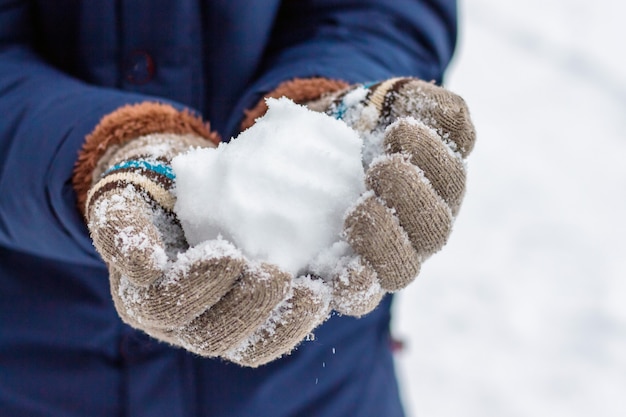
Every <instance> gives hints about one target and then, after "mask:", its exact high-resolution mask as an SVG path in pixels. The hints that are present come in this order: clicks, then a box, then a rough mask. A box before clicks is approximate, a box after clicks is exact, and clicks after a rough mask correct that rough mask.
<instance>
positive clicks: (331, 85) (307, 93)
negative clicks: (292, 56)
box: [241, 78, 349, 130]
mask: <svg viewBox="0 0 626 417" xmlns="http://www.w3.org/2000/svg"><path fill="white" fill-rule="evenodd" d="M348 86H349V84H348V83H347V82H345V81H340V80H331V79H328V78H294V79H293V80H289V81H284V82H282V83H281V84H279V85H278V87H276V89H275V90H274V91H271V92H269V93H268V94H266V95H265V96H263V99H262V100H260V101H259V102H258V103H257V104H256V106H254V107H253V108H252V109H249V110H245V115H246V116H245V118H244V119H243V121H242V122H241V130H245V129H247V128H249V127H250V126H252V125H253V124H254V121H255V120H256V119H257V118H259V117H261V116H263V115H264V114H265V112H266V111H267V105H266V104H265V99H266V98H269V97H272V98H279V97H287V98H290V99H291V100H293V101H294V102H296V103H298V104H305V103H307V102H309V101H313V100H317V99H319V98H320V97H322V96H323V95H325V94H328V93H334V92H335V91H339V90H342V89H344V88H346V87H348Z"/></svg>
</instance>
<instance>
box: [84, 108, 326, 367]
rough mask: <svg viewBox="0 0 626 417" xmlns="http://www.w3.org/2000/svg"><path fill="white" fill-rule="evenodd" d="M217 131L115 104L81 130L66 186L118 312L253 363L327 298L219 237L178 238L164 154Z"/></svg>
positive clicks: (305, 329)
mask: <svg viewBox="0 0 626 417" xmlns="http://www.w3.org/2000/svg"><path fill="white" fill-rule="evenodd" d="M218 140H219V138H217V136H216V135H215V134H213V133H211V132H210V131H209V130H208V128H207V127H206V126H204V125H203V124H202V122H201V121H199V119H197V118H195V117H193V116H191V115H190V114H188V113H184V112H178V111H176V110H175V109H173V108H171V107H169V106H165V105H159V104H154V103H142V104H139V105H136V106H128V107H124V108H121V109H118V110H116V111H115V112H113V113H111V114H110V115H108V116H106V117H105V118H104V119H103V120H102V121H101V123H100V124H99V125H98V126H97V127H96V129H95V130H94V132H93V133H92V134H91V135H90V136H89V137H88V138H87V141H86V143H85V146H84V149H83V151H82V152H81V155H80V157H79V160H78V162H77V167H76V170H75V175H74V185H75V189H76V190H77V194H78V196H79V202H80V203H81V204H82V207H84V214H85V218H86V221H87V225H88V228H89V231H90V233H91V237H92V239H93V243H94V246H95V247H96V249H97V250H98V252H99V253H100V254H101V256H102V258H103V260H104V261H105V263H106V264H107V266H108V268H109V272H110V284H111V294H112V297H113V301H114V304H115V308H116V309H117V311H118V314H119V315H120V317H121V318H122V320H123V321H125V322H126V323H128V324H129V325H131V326H133V327H135V328H138V329H141V330H143V331H144V332H146V333H148V334H150V335H151V336H153V337H155V338H157V339H160V340H163V341H166V342H168V343H171V344H173V345H176V346H182V347H184V348H185V349H187V350H189V351H191V352H195V353H197V354H199V355H202V356H210V357H222V358H225V359H228V360H231V361H233V362H236V363H239V364H241V365H245V366H259V365H262V364H264V363H267V362H269V361H271V360H273V359H276V358H277V357H279V356H281V355H284V354H286V353H289V352H290V351H291V350H292V349H293V348H294V347H295V346H296V345H297V344H298V343H300V342H301V341H302V340H303V339H304V338H305V337H306V336H307V335H308V334H309V333H310V332H311V331H312V330H313V329H314V328H315V327H317V326H318V325H319V324H320V323H321V322H323V321H324V320H325V319H326V318H327V315H328V313H329V312H330V306H329V303H328V298H329V297H328V296H324V294H323V291H324V287H320V286H317V285H316V283H315V282H314V281H313V280H312V279H310V278H299V279H294V278H293V277H292V276H291V275H289V274H287V273H285V272H284V271H281V270H280V269H278V268H277V267H275V266H273V265H270V264H267V263H260V262H253V261H250V260H248V259H246V258H245V257H244V255H243V254H242V253H241V252H240V251H239V250H238V249H237V248H236V247H234V246H233V245H232V244H231V243H229V242H227V241H225V240H222V239H216V240H213V241H209V242H204V243H202V244H199V245H197V246H195V247H191V248H190V247H188V244H187V242H186V240H185V237H184V234H183V231H182V228H181V226H180V224H179V221H178V219H177V217H176V215H175V214H174V212H173V207H174V203H175V188H174V186H175V176H174V174H173V172H172V170H171V168H170V161H171V159H172V158H173V157H174V156H176V155H177V154H179V153H182V152H185V151H187V150H188V149H190V148H192V147H205V146H215V143H216V142H217V141H218Z"/></svg>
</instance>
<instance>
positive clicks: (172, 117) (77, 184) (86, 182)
mask: <svg viewBox="0 0 626 417" xmlns="http://www.w3.org/2000/svg"><path fill="white" fill-rule="evenodd" d="M152 133H173V134H180V135H184V134H193V135H196V136H199V137H202V138H205V139H206V140H208V141H210V142H212V143H214V144H218V143H219V142H220V137H219V135H218V134H217V133H216V132H211V130H210V127H209V124H208V123H204V122H203V121H202V119H200V118H199V117H197V116H195V115H193V114H191V112H189V111H178V110H176V109H175V108H174V107H172V106H170V105H168V104H161V103H156V102H143V103H139V104H135V105H126V106H123V107H120V108H119V109H117V110H115V111H113V112H112V113H109V114H108V115H106V116H104V117H103V118H102V120H101V121H100V123H98V125H97V126H96V127H95V129H94V130H93V132H91V133H90V134H89V135H87V137H86V138H85V143H84V144H83V147H82V149H81V150H80V152H79V155H78V158H77V160H76V164H75V165H74V172H73V175H72V184H73V186H74V190H75V191H76V195H77V204H78V208H79V210H80V211H81V213H83V214H84V209H85V202H86V199H87V193H88V191H89V188H90V187H91V185H92V181H93V172H94V170H95V169H96V166H97V165H98V161H99V160H100V158H101V157H102V156H103V155H104V154H105V153H106V151H107V149H108V148H109V147H110V146H113V145H118V146H119V145H122V144H124V143H126V142H128V141H130V140H132V139H135V138H138V137H140V136H144V135H149V134H152Z"/></svg>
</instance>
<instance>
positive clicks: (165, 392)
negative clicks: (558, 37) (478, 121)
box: [0, 0, 456, 417]
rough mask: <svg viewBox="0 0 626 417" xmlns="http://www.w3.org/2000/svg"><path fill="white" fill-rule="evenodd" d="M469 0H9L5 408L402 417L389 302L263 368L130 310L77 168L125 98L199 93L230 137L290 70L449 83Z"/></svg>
mask: <svg viewBox="0 0 626 417" xmlns="http://www.w3.org/2000/svg"><path fill="white" fill-rule="evenodd" d="M455 14H456V9H455V1H454V0H292V1H282V2H281V1H279V0H256V1H254V0H249V1H245V0H214V1H208V0H207V1H201V0H125V1H122V0H119V1H101V0H100V1H99V0H30V1H27V0H0V416H2V417H14V416H29V417H37V416H46V417H50V416H53V417H54V416H63V417H70V416H77V417H78V416H80V417H98V416H107V417H113V416H120V417H121V416H141V417H152V416H168V417H174V416H231V417H243V416H255V417H258V416H272V417H285V416H320V417H328V416H333V417H335V416H356V417H360V416H372V417H396V416H401V415H402V414H403V412H402V407H401V404H400V399H399V394H398V387H397V384H396V381H395V375H394V369H393V361H392V355H391V350H390V347H389V319H390V310H389V304H390V300H389V299H387V300H385V301H384V302H383V303H382V304H381V306H380V307H379V308H378V309H377V310H375V311H374V312H373V313H371V314H369V315H368V316H366V317H364V318H361V319H353V318H347V317H338V316H335V317H333V318H331V319H330V320H329V321H328V322H327V323H326V324H324V325H323V326H322V327H321V328H320V329H318V331H317V332H316V338H315V340H314V341H308V342H305V343H303V344H302V345H301V346H300V347H299V349H298V350H297V351H296V352H294V353H293V354H292V355H290V356H287V357H285V358H283V359H280V360H278V361H276V362H273V363H271V364H269V365H267V366H263V367H261V368H259V369H247V368H241V367H238V366H236V365H233V364H229V363H226V362H223V361H219V360H209V359H204V358H200V357H196V356H194V355H191V354H188V353H186V352H185V351H184V350H182V349H175V348H172V347H169V346H167V345H165V344H163V343H159V342H156V341H154V340H152V339H150V338H149V337H147V336H145V335H144V334H142V333H140V332H138V331H135V330H133V329H131V328H130V327H128V326H126V325H124V324H123V323H122V322H121V321H120V319H119V318H118V316H117V314H116V312H115V310H114V308H113V304H112V301H111V297H110V294H109V284H108V278H107V271H106V269H105V266H104V264H103V263H102V261H101V259H100V258H99V256H98V254H97V253H96V252H95V250H94V248H93V246H92V244H91V241H90V239H89V236H88V233H87V230H86V227H85V225H84V223H83V220H82V218H81V217H80V215H79V213H78V212H77V210H76V207H75V204H76V203H75V195H74V192H73V190H72V187H71V184H70V177H71V173H72V167H73V164H74V160H75V158H76V155H77V151H78V149H79V148H80V146H81V144H82V142H83V140H84V137H85V135H86V134H87V133H88V132H90V131H91V130H92V129H93V127H94V126H95V125H96V123H97V122H98V121H99V119H100V118H101V117H102V116H103V115H105V114H107V113H109V112H111V111H113V110H115V109H116V108H118V107H120V106H121V105H123V104H127V103H134V102H140V101H144V100H154V99H158V100H161V101H168V102H171V103H173V104H174V105H175V106H177V107H178V108H190V109H193V110H195V111H197V112H199V113H201V114H202V115H203V117H204V118H205V119H207V120H210V121H211V123H212V127H213V128H214V129H216V130H217V131H219V133H220V134H221V135H222V137H224V138H229V137H230V136H231V135H234V134H235V133H236V132H237V126H238V123H239V121H240V120H241V117H242V111H243V109H245V108H248V107H251V106H252V105H253V104H254V103H255V102H256V101H257V100H258V99H259V97H260V95H261V94H262V93H264V92H267V91H269V90H271V89H272V88H274V87H275V86H276V85H277V84H278V83H279V82H281V81H284V80H286V79H290V78H293V77H308V76H324V77H329V78H338V79H343V80H346V81H349V82H362V81H373V80H380V79H385V78H389V77H391V76H398V75H411V76H418V77H421V78H424V79H434V80H438V81H440V80H441V76H442V73H443V70H444V68H445V67H446V65H447V63H448V61H449V59H450V57H451V55H452V51H453V45H454V40H455V37H456V23H455Z"/></svg>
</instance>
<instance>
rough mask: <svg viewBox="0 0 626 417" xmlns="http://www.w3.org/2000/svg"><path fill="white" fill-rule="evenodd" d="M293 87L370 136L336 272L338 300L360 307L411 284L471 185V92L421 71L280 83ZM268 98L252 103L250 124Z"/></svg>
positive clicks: (282, 90)
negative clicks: (430, 79)
mask: <svg viewBox="0 0 626 417" xmlns="http://www.w3.org/2000/svg"><path fill="white" fill-rule="evenodd" d="M268 96H270V97H280V96H286V97H289V98H292V99H293V100H294V101H296V102H297V103H300V104H304V105H306V106H307V107H309V108H310V109H313V110H316V111H320V112H325V113H327V114H329V115H331V116H333V117H335V118H338V119H341V120H343V121H345V122H346V123H347V124H348V125H349V126H351V127H352V128H353V129H355V130H356V131H358V132H359V134H360V136H361V138H362V139H363V141H364V156H363V158H364V165H365V167H366V183H367V184H366V185H367V189H368V191H367V192H366V193H364V195H363V196H362V198H361V199H360V201H359V202H358V204H356V205H355V207H354V208H353V210H352V211H351V212H350V213H349V214H348V216H347V218H346V219H345V223H344V234H345V239H346V240H347V242H348V243H349V244H350V246H351V248H352V250H353V251H354V254H353V255H347V256H346V257H345V258H344V259H342V261H341V262H340V264H339V265H337V268H336V270H335V272H334V277H333V279H332V283H333V303H332V305H333V308H334V309H335V310H337V311H339V312H341V313H344V314H348V315H354V316H360V315H363V314H366V313H367V312H369V311H371V310H372V309H373V308H375V307H376V306H377V305H378V303H379V301H380V299H381V298H382V296H383V295H384V294H385V293H386V292H393V291H397V290H399V289H402V288H404V287H405V286H406V285H408V284H409V283H410V282H411V281H412V280H413V279H414V278H415V277H416V276H417V274H418V273H419V270H420V266H421V264H422V262H423V261H424V260H425V259H426V258H428V257H429V256H430V255H432V254H433V253H435V252H436V251H438V250H439V249H441V247H442V246H443V245H444V244H445V242H446V240H447V238H448V236H449V234H450V231H451V227H452V222H453V219H454V217H455V216H456V214H457V213H458V211H459V208H460V205H461V201H462V199H463V194H464V191H465V177H466V171H465V164H464V160H465V158H466V157H467V156H468V155H469V153H470V152H471V150H472V148H473V146H474V141H475V132H474V127H473V125H472V122H471V120H470V117H469V111H468V109H467V106H466V105H465V102H464V101H463V99H462V98H461V97H459V96H457V95H455V94H453V93H451V92H449V91H447V90H446V89H444V88H441V87H438V86H436V85H434V84H432V83H427V82H424V81H421V80H419V79H415V78H393V79H389V80H385V81H382V82H379V83H375V84H369V85H352V86H349V85H347V84H346V83H343V82H340V81H333V80H327V79H323V78H313V79H296V80H292V81H287V82H285V83H283V84H281V85H280V86H279V87H278V88H277V89H276V90H275V91H273V92H271V93H270V94H268ZM265 109H266V107H265V104H264V103H263V102H260V103H259V104H258V105H257V106H256V107H255V108H254V109H252V110H250V111H249V112H248V114H247V116H248V117H247V118H246V120H244V123H243V127H246V126H249V125H250V124H251V123H252V121H253V119H254V118H255V117H258V116H260V115H262V114H263V112H264V111H265Z"/></svg>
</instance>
